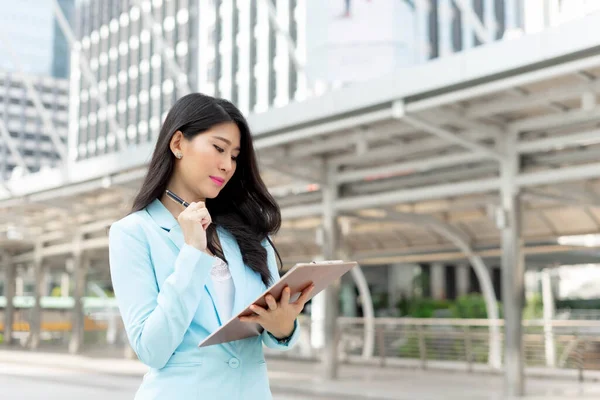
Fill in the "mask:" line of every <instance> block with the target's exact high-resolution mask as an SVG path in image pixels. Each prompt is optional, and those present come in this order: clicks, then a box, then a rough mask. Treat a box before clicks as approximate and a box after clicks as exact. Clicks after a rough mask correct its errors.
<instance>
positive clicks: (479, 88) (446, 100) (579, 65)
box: [406, 55, 600, 113]
mask: <svg viewBox="0 0 600 400" xmlns="http://www.w3.org/2000/svg"><path fill="white" fill-rule="evenodd" d="M598 65H600V55H594V56H590V57H587V58H583V59H577V60H573V61H570V62H566V63H562V64H557V65H553V66H547V67H544V68H540V69H536V70H533V71H530V72H525V73H521V74H516V75H512V76H509V77H506V78H501V79H496V80H492V81H491V82H486V83H482V84H479V85H476V86H471V87H467V88H464V89H458V90H453V91H450V92H448V93H444V94H440V95H436V96H432V97H428V98H425V99H423V100H416V101H414V102H410V103H407V104H406V112H407V113H414V112H418V111H425V110H428V109H432V108H435V107H439V106H443V105H448V104H456V103H458V102H460V101H465V100H473V99H475V98H477V97H479V96H486V95H489V94H491V93H495V92H499V91H503V90H509V89H513V88H515V87H518V86H523V85H528V84H531V83H534V82H539V81H544V80H547V79H552V78H554V77H557V76H563V75H571V74H573V73H576V72H577V71H581V70H585V69H593V68H597V67H598Z"/></svg>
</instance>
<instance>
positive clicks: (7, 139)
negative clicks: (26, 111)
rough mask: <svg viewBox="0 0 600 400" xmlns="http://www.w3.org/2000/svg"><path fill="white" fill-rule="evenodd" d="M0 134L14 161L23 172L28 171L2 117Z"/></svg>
mask: <svg viewBox="0 0 600 400" xmlns="http://www.w3.org/2000/svg"><path fill="white" fill-rule="evenodd" d="M0 134H1V135H2V139H4V142H5V143H6V146H7V147H8V149H9V150H10V153H11V154H12V155H13V156H14V157H15V161H16V162H17V164H19V166H20V167H21V168H23V169H24V170H25V172H30V170H29V168H27V164H26V163H25V160H24V159H23V156H22V155H21V152H20V151H19V149H18V147H17V145H16V144H15V141H14V140H13V138H12V136H10V132H9V131H8V128H7V127H6V124H5V123H4V120H2V119H0ZM7 190H8V191H9V192H10V191H11V190H10V188H8V187H7Z"/></svg>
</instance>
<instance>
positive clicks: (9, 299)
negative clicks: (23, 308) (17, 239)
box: [1, 254, 16, 345]
mask: <svg viewBox="0 0 600 400" xmlns="http://www.w3.org/2000/svg"><path fill="white" fill-rule="evenodd" d="M1 261H2V264H3V267H4V273H5V275H4V297H5V298H6V307H5V308H4V332H3V336H4V343H5V344H7V345H10V344H11V343H12V336H13V323H14V322H15V306H14V304H13V300H14V297H15V291H16V284H15V283H16V282H15V273H16V265H14V264H13V263H12V262H11V259H10V256H9V255H8V254H3V255H2V259H1Z"/></svg>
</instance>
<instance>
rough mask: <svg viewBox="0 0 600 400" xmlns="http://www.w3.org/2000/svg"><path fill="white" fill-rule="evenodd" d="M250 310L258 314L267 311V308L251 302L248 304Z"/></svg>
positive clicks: (263, 313)
mask: <svg viewBox="0 0 600 400" xmlns="http://www.w3.org/2000/svg"><path fill="white" fill-rule="evenodd" d="M250 310H252V311H253V312H254V313H256V314H258V315H259V316H260V315H265V314H266V313H267V310H265V309H264V308H262V307H261V306H257V305H256V304H252V305H251V306H250Z"/></svg>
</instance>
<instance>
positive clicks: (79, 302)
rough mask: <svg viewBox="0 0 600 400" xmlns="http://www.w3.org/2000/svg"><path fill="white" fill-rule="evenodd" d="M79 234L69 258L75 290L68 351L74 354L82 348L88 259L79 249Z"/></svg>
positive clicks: (80, 239) (80, 238)
mask: <svg viewBox="0 0 600 400" xmlns="http://www.w3.org/2000/svg"><path fill="white" fill-rule="evenodd" d="M82 239H83V238H82V237H81V235H78V236H77V237H76V238H75V239H74V240H73V258H72V259H71V260H70V262H71V263H72V274H73V280H74V281H75V290H74V293H73V300H74V301H75V304H74V305H73V314H72V318H73V329H72V331H71V340H70V341H69V353H71V354H76V353H79V352H81V350H82V348H83V333H84V319H85V314H84V309H83V297H84V295H85V288H86V283H87V279H86V278H87V270H88V264H89V260H88V258H87V257H86V256H85V255H84V253H83V251H82V249H81V241H82Z"/></svg>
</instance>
